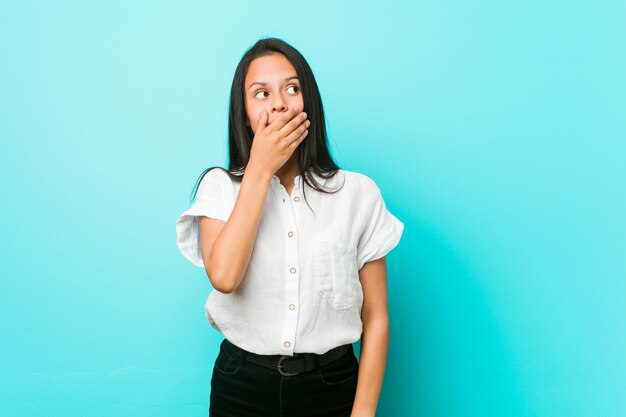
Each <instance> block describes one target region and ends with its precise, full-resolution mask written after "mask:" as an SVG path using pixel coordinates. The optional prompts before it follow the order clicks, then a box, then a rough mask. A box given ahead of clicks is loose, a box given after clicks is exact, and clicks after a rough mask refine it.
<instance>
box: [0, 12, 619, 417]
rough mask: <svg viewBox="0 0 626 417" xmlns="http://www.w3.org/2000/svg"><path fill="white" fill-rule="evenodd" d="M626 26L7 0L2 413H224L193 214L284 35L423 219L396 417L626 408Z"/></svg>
mask: <svg viewBox="0 0 626 417" xmlns="http://www.w3.org/2000/svg"><path fill="white" fill-rule="evenodd" d="M625 28H626V6H625V3H624V2H619V1H593V2H592V1H583V2H573V3H572V2H565V1H551V2H545V1H541V2H540V1H530V2H502V1H476V2H466V1H450V0H443V1H441V0H440V1H431V2H422V1H410V2H409V1H404V2H395V3H383V2H371V3H364V2H362V1H358V2H357V1H349V2H330V1H316V2H314V3H310V2H286V1H285V2H280V1H268V2H251V1H250V2H243V1H238V2H221V3H210V2H170V3H167V2H148V1H137V2H126V1H115V2H112V1H107V2H104V1H101V2H85V1H75V2H72V1H64V2H44V1H24V2H3V3H2V4H1V5H0V138H1V140H0V167H1V168H0V169H1V170H2V172H1V175H0V188H1V193H2V205H1V208H0V210H1V211H0V214H1V220H0V239H1V240H0V244H1V249H2V250H1V265H0V274H1V275H2V280H1V285H2V287H1V291H0V308H1V315H0V369H1V372H0V415H2V416H90V417H98V416H133V417H141V416H151V417H154V416H168V417H172V416H205V415H207V411H208V397H209V390H210V385H209V382H210V376H211V370H212V366H213V361H214V359H215V356H216V355H217V351H218V346H219V341H221V339H222V337H221V335H220V334H219V333H217V332H216V331H215V330H213V329H212V328H210V327H209V325H208V323H207V322H206V319H205V316H204V310H203V308H204V301H205V299H206V297H207V295H208V292H209V291H210V289H211V287H210V282H209V281H208V279H207V278H206V275H205V273H204V271H203V270H202V269H199V268H196V267H194V266H193V265H192V264H191V263H189V262H188V261H187V260H185V259H184V258H183V257H182V256H181V255H180V253H179V252H178V248H177V246H176V243H175V240H176V236H175V220H176V219H177V217H178V215H179V214H180V213H181V212H182V211H184V210H185V209H186V208H187V207H188V204H189V196H190V192H191V190H192V187H193V184H194V182H195V180H196V179H197V177H198V175H199V174H200V172H201V171H202V170H203V169H204V168H206V167H208V166H212V165H222V166H223V165H225V164H226V161H227V159H226V149H227V148H226V134H227V130H226V128H227V111H228V94H229V89H230V85H231V81H232V76H233V74H234V70H235V66H236V65H237V62H238V61H239V59H240V58H241V56H242V54H243V53H244V51H245V49H246V48H247V47H249V46H250V45H252V44H253V43H254V42H255V41H256V40H257V39H259V38H261V37H265V36H277V37H280V38H283V39H284V40H286V41H287V42H290V43H292V44H293V45H294V46H295V47H296V48H297V49H299V50H300V52H302V54H303V55H304V56H305V57H306V58H307V60H308V61H309V63H310V65H311V67H312V68H313V71H314V74H315V76H316V78H317V81H318V84H319V87H320V89H321V93H322V98H323V101H324V105H325V110H326V117H327V125H328V132H329V139H330V143H331V146H332V151H333V153H334V155H335V156H336V158H337V161H338V163H339V164H340V166H341V167H342V168H344V169H348V170H353V171H358V172H362V173H365V174H367V175H369V176H370V177H371V178H373V179H374V180H375V181H376V182H377V184H378V185H379V187H380V188H381V190H382V192H383V196H384V198H385V200H386V201H387V205H388V208H389V209H390V211H392V213H394V214H395V215H396V216H397V217H398V218H399V219H400V220H402V221H403V222H404V223H405V231H404V235H403V238H402V241H401V243H400V245H399V246H398V247H397V248H396V249H394V250H393V251H392V252H391V253H390V254H389V255H388V270H389V302H390V315H391V345H390V352H389V360H388V363H387V372H386V376H385V382H384V386H383V390H382V393H381V398H380V402H379V409H378V415H379V416H429V417H479V416H480V417H485V416H506V417H518V416H542V417H564V416H567V417H583V416H584V417H618V416H621V417H623V416H626V302H625V300H626V261H625V259H626V221H625V219H624V215H625V213H626V197H625V191H626V168H625V166H624V165H625V155H626V145H625V144H624V140H625V139H626V117H625V114H626V88H625V87H626V82H625V74H626V54H625V53H624V45H625V41H626V29H625ZM355 347H356V348H357V352H358V348H359V345H358V344H357V345H356V346H355Z"/></svg>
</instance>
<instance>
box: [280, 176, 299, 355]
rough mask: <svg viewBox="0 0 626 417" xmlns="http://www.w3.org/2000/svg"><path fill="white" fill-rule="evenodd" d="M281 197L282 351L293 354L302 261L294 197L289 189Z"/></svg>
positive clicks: (283, 190) (284, 353) (285, 353)
mask: <svg viewBox="0 0 626 417" xmlns="http://www.w3.org/2000/svg"><path fill="white" fill-rule="evenodd" d="M296 185H297V184H296ZM282 192H283V194H284V195H283V196H282V197H281V198H282V199H283V201H285V203H286V204H281V205H280V214H281V219H282V223H283V227H284V230H285V235H284V236H285V238H284V239H285V265H286V268H285V284H284V285H285V299H284V300H283V301H282V302H284V303H285V304H284V305H285V320H284V323H285V324H284V327H283V332H282V338H281V341H280V343H281V351H282V354H283V355H289V356H291V355H293V353H294V347H295V341H296V332H297V327H298V313H299V309H298V308H297V306H298V304H299V298H298V297H299V289H300V280H299V277H300V262H299V259H298V239H297V238H296V233H297V224H296V216H295V213H294V210H293V207H292V205H293V202H292V199H291V198H289V195H288V194H287V191H286V190H285V189H284V188H283V189H282Z"/></svg>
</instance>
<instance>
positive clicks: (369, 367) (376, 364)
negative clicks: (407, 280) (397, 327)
mask: <svg viewBox="0 0 626 417" xmlns="http://www.w3.org/2000/svg"><path fill="white" fill-rule="evenodd" d="M388 347H389V319H388V318H376V319H372V320H371V321H368V322H364V323H363V334H362V336H361V355H360V361H359V377H358V378H359V379H358V383H357V389H356V396H355V398H354V405H353V406H352V417H373V416H375V415H376V407H377V406H378V399H379V397H380V391H381V389H382V385H383V378H384V376H385V366H386V364H387V351H388Z"/></svg>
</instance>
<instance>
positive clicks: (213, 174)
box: [196, 166, 235, 197]
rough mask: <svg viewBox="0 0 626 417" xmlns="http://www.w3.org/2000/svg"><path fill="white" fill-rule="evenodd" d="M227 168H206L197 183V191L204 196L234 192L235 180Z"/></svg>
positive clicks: (200, 195)
mask: <svg viewBox="0 0 626 417" xmlns="http://www.w3.org/2000/svg"><path fill="white" fill-rule="evenodd" d="M231 175H233V174H230V173H229V172H228V171H227V170H226V169H225V168H222V167H220V166H217V167H210V168H207V169H205V170H204V171H203V172H202V174H201V175H200V178H199V180H198V183H197V187H198V188H197V193H196V195H197V196H199V197H202V196H213V195H215V196H229V195H231V194H232V190H233V187H234V183H235V180H234V179H233V178H231Z"/></svg>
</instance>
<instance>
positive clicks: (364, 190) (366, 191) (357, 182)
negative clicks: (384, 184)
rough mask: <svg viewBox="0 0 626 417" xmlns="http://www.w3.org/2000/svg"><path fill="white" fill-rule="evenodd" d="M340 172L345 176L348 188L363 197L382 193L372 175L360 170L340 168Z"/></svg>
mask: <svg viewBox="0 0 626 417" xmlns="http://www.w3.org/2000/svg"><path fill="white" fill-rule="evenodd" d="M339 172H340V173H341V174H342V176H343V177H344V178H345V184H346V185H347V186H348V188H349V189H350V190H351V191H353V192H356V193H358V194H360V195H361V197H363V198H365V197H367V196H372V195H373V196H376V194H378V193H380V190H379V188H378V185H377V184H376V182H375V181H374V180H373V179H372V178H371V177H369V176H367V175H365V174H363V173H360V172H356V171H349V170H345V169H340V170H339Z"/></svg>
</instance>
